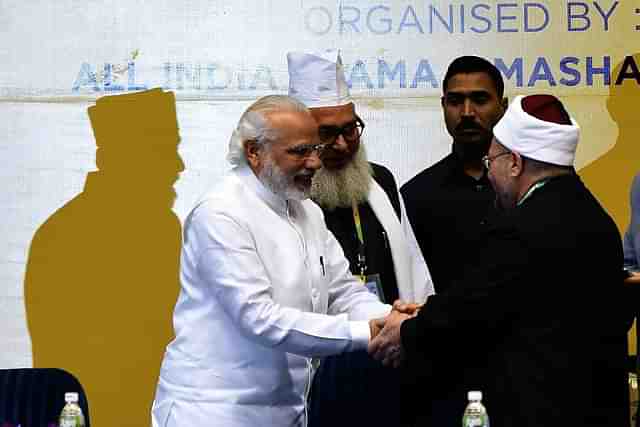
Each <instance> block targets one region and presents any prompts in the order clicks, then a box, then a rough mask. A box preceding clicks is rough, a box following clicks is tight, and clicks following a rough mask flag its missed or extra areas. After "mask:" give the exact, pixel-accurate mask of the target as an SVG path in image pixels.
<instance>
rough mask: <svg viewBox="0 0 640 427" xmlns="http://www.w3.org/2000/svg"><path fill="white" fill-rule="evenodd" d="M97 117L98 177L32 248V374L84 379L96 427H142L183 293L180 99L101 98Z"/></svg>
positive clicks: (153, 94)
mask: <svg viewBox="0 0 640 427" xmlns="http://www.w3.org/2000/svg"><path fill="white" fill-rule="evenodd" d="M89 117H90V119H91V125H92V127H93V133H94V136H95V138H96V143H97V147H98V150H97V153H96V164H97V166H98V169H99V170H98V171H97V172H91V173H89V174H88V176H87V180H86V183H85V187H84V190H83V192H82V193H80V194H79V195H78V196H76V197H75V198H74V199H72V200H71V201H69V202H68V203H67V204H65V205H64V206H63V207H61V208H60V209H59V210H58V211H56V212H55V213H54V214H53V215H52V216H51V217H49V218H48V219H47V221H46V222H45V223H44V224H42V225H41V226H40V228H39V229H38V230H37V232H36V233H35V236H34V238H33V240H32V242H31V247H30V251H29V259H28V262H27V271H26V276H25V289H24V295H25V303H26V312H27V322H28V327H29V332H30V334H31V340H32V343H33V365H34V367H59V368H63V369H66V370H68V371H69V372H71V373H73V374H74V375H75V376H76V377H77V378H78V379H79V380H80V382H81V383H82V384H83V386H84V388H85V390H86V392H87V395H88V401H89V408H90V417H91V425H92V426H93V427H129V426H131V427H141V426H142V427H144V426H149V425H151V418H150V408H151V403H152V401H153V397H154V393H155V386H156V383H157V379H158V374H159V367H160V362H161V360H162V356H163V354H164V349H165V346H166V345H167V343H168V342H169V341H170V340H171V339H172V337H173V327H172V322H171V319H172V312H173V307H174V304H175V301H176V298H177V295H178V292H179V279H178V272H179V251H180V241H181V227H180V222H179V220H178V218H177V217H176V215H175V214H174V213H173V212H172V210H171V207H172V205H173V202H174V199H175V192H174V190H173V184H174V183H175V181H176V180H177V179H178V175H179V173H180V172H181V171H182V170H184V164H183V163H182V159H181V158H180V156H179V155H178V151H177V148H178V143H179V140H180V137H179V134H178V124H177V119H176V109H175V97H174V95H173V93H171V92H168V93H165V92H163V91H162V90H161V89H153V90H149V91H145V92H138V93H134V94H126V95H119V96H109V97H103V98H100V99H98V100H97V102H96V105H95V106H92V107H90V108H89ZM63 398H64V396H60V399H63Z"/></svg>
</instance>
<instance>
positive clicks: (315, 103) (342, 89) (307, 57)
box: [287, 49, 352, 108]
mask: <svg viewBox="0 0 640 427" xmlns="http://www.w3.org/2000/svg"><path fill="white" fill-rule="evenodd" d="M287 65H288V67H289V96H291V97H292V98H295V99H297V100H298V101H300V102H302V103H303V104H305V105H306V106H307V107H309V108H313V107H334V106H338V105H346V104H349V103H350V102H352V100H351V96H350V95H349V86H348V85H347V80H346V78H345V76H344V67H343V66H342V58H341V57H340V51H338V50H336V49H329V50H325V51H322V52H317V53H311V52H289V53H288V54H287Z"/></svg>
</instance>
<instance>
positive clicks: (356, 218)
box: [351, 202, 367, 283]
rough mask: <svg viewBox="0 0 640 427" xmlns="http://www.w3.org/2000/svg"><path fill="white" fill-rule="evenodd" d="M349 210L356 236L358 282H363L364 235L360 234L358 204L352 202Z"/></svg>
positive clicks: (365, 265) (365, 264) (364, 266)
mask: <svg viewBox="0 0 640 427" xmlns="http://www.w3.org/2000/svg"><path fill="white" fill-rule="evenodd" d="M351 210H352V211H353V222H354V223H355V225H356V235H357V236H358V243H359V244H358V270H359V273H360V281H361V282H362V283H364V282H365V275H364V272H365V271H366V269H367V259H366V257H365V254H364V234H362V223H361V222H360V210H359V209H358V204H357V203H356V202H353V203H352V204H351Z"/></svg>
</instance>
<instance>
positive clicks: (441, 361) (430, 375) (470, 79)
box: [400, 56, 507, 426]
mask: <svg viewBox="0 0 640 427" xmlns="http://www.w3.org/2000/svg"><path fill="white" fill-rule="evenodd" d="M442 88H443V96H442V98H441V103H442V110H443V113H444V120H445V123H446V127H447V131H448V132H449V134H450V135H451V137H452V138H453V147H452V152H451V154H449V155H448V156H446V157H445V158H444V159H442V160H440V161H439V162H437V163H436V164H434V165H433V166H431V167H429V168H427V169H425V170H423V171H422V172H420V173H419V174H418V175H416V176H415V177H413V178H412V179H411V180H410V181H408V182H407V183H406V184H404V185H403V186H402V188H401V190H400V192H401V195H402V198H403V200H404V203H405V206H406V210H407V216H408V218H409V222H410V223H411V226H412V227H413V231H414V233H415V236H416V239H417V241H418V244H419V245H420V248H421V249H422V253H423V255H424V257H425V260H426V261H427V263H428V265H429V271H430V272H431V277H432V280H433V286H434V288H435V292H436V293H437V294H444V293H447V292H455V291H456V289H452V284H453V283H456V280H459V279H460V278H461V277H462V276H463V273H464V271H465V270H466V269H468V268H469V267H470V266H471V265H472V263H473V262H474V261H476V260H477V258H478V257H479V255H480V254H479V251H480V250H481V243H482V236H483V233H484V232H485V223H486V217H487V215H488V214H489V212H490V210H491V209H492V207H493V203H494V200H495V193H494V191H493V189H492V188H491V185H490V183H489V180H488V179H487V173H486V171H485V169H484V167H483V165H482V161H481V159H482V157H483V156H484V155H486V153H487V150H488V149H489V145H490V143H491V138H492V129H493V126H494V125H495V124H496V123H497V122H498V120H499V119H500V117H501V116H502V114H503V113H504V110H505V108H506V104H507V100H506V99H504V98H503V95H504V82H503V79H502V76H501V75H500V72H499V71H498V70H497V68H496V67H495V66H493V65H492V64H491V63H490V62H488V61H487V60H485V59H483V58H479V57H477V56H462V57H459V58H456V59H455V60H454V61H453V62H452V63H451V64H450V65H449V68H448V69H447V72H446V74H445V77H444V80H443V83H442ZM438 355H440V356H436V355H435V354H434V357H433V358H432V359H431V360H428V361H425V362H423V363H420V364H419V366H418V367H417V368H416V369H413V368H409V369H403V376H404V383H405V384H406V385H405V386H404V387H403V388H402V394H403V399H402V402H403V409H405V410H403V415H408V414H410V413H411V412H412V411H413V410H414V408H416V407H423V408H429V407H432V408H435V409H436V410H434V411H433V413H434V418H433V420H432V421H433V424H432V425H434V426H438V425H441V424H442V425H446V424H445V423H448V422H450V421H451V420H450V419H449V418H451V417H454V416H455V417H457V415H456V414H457V412H458V411H459V408H458V407H457V406H456V405H455V404H456V402H453V401H452V400H451V399H449V398H448V396H446V395H442V394H441V393H440V390H444V389H445V388H446V385H447V383H448V382H449V381H451V380H452V378H451V377H450V375H447V374H445V373H444V372H445V370H442V369H439V368H438V366H443V365H445V364H446V365H447V366H454V367H455V366H457V367H459V368H460V369H462V367H463V366H464V364H465V363H466V360H467V358H468V356H469V355H465V354H463V353H462V352H460V351H457V350H454V346H453V345H452V346H450V347H449V349H448V351H443V352H438ZM416 372H420V374H419V375H416ZM418 378H420V379H418ZM418 381H419V382H422V383H424V384H425V386H424V387H422V386H421V387H420V399H419V400H417V401H414V399H415V398H416V396H417V394H416V393H414V384H415V383H416V382H418ZM456 419H457V418H456Z"/></svg>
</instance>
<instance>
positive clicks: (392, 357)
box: [367, 310, 411, 368]
mask: <svg viewBox="0 0 640 427" xmlns="http://www.w3.org/2000/svg"><path fill="white" fill-rule="evenodd" d="M409 318H411V316H410V315H408V314H404V313H400V312H399V311H395V310H394V311H392V312H391V313H390V314H389V315H388V316H387V317H386V318H385V319H384V328H383V329H382V330H381V331H380V332H379V333H378V334H377V336H376V337H375V339H373V340H372V341H371V342H369V347H368V349H367V351H368V352H369V355H371V357H373V358H374V359H376V360H378V361H380V362H382V364H383V365H384V366H393V367H395V368H397V367H399V366H400V363H401V362H402V359H403V357H404V351H403V349H402V342H401V337H400V327H401V326H402V322H404V321H405V320H407V319H409Z"/></svg>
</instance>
